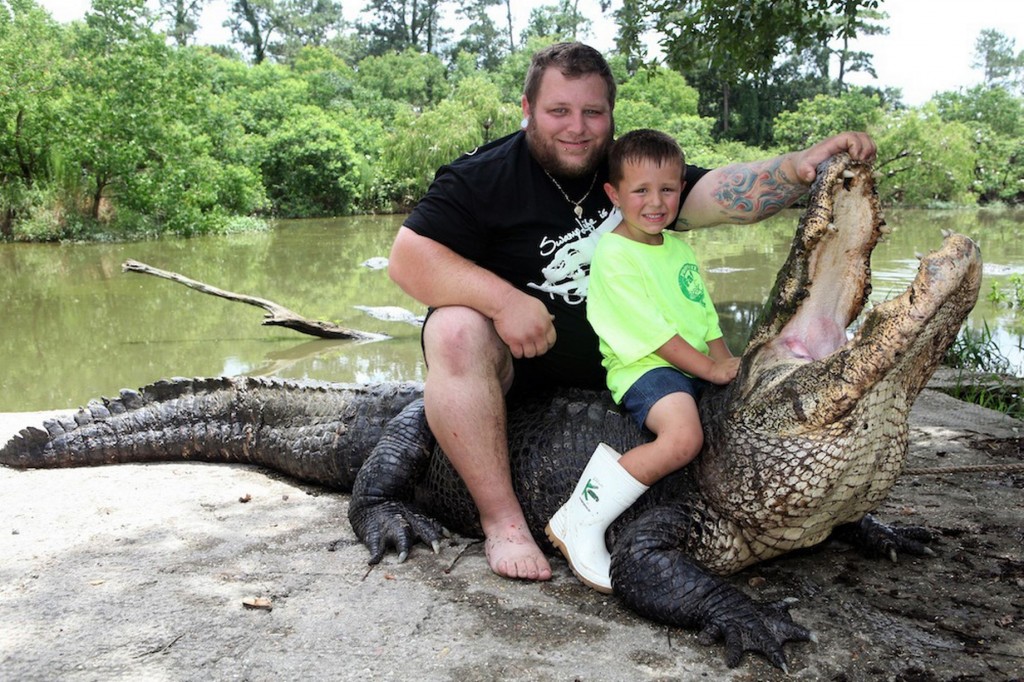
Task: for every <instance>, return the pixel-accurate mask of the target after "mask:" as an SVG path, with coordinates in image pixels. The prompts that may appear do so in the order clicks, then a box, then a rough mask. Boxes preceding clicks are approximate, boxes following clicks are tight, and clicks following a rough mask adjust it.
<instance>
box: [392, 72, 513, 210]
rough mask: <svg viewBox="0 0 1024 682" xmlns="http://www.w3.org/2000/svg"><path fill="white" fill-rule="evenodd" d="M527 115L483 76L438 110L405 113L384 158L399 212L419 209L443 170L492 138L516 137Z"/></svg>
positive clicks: (468, 81)
mask: <svg viewBox="0 0 1024 682" xmlns="http://www.w3.org/2000/svg"><path fill="white" fill-rule="evenodd" d="M521 115H522V114H521V112H520V110H519V108H518V106H517V105H513V104H510V103H508V102H505V101H503V97H502V93H501V90H500V89H499V88H498V86H497V85H495V84H494V83H493V82H491V81H490V80H489V79H487V78H486V77H484V76H480V75H478V76H470V77H468V78H465V79H463V80H462V81H460V82H459V84H458V87H457V89H456V91H455V92H454V94H453V96H452V97H451V98H448V99H445V100H444V101H442V102H440V103H439V104H438V105H437V106H436V107H434V108H432V109H429V110H426V111H423V112H422V113H416V112H414V111H412V110H411V109H404V110H400V111H399V112H398V116H397V118H396V120H395V126H394V129H393V131H392V133H391V134H390V135H389V136H388V139H387V141H386V143H385V144H384V146H383V148H384V151H383V158H382V161H383V163H384V166H385V168H386V173H387V175H388V177H389V178H390V181H391V182H392V183H393V192H394V196H395V199H396V203H397V208H408V207H410V206H411V205H412V204H413V203H415V202H416V201H417V200H418V199H419V197H421V196H422V195H423V193H424V192H426V189H427V186H428V185H429V184H430V181H431V179H432V178H433V177H434V172H435V171H436V170H437V168H438V167H439V166H441V165H443V164H445V163H448V162H450V161H451V160H452V159H454V158H456V157H457V156H459V155H461V154H464V153H466V152H468V151H471V150H472V149H474V148H475V147H477V146H479V145H481V144H482V143H483V142H484V141H485V140H487V139H488V138H490V139H493V138H495V137H500V136H502V135H507V134H509V133H512V132H514V131H515V130H516V129H517V127H518V123H519V120H520V118H521Z"/></svg>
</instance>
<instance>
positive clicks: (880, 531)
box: [833, 514, 935, 563]
mask: <svg viewBox="0 0 1024 682" xmlns="http://www.w3.org/2000/svg"><path fill="white" fill-rule="evenodd" d="M833 535H834V536H835V537H836V538H837V539H839V540H842V541H843V542H847V543H849V544H851V545H853V546H854V547H856V548H857V549H859V550H860V551H861V552H862V553H864V554H865V555H867V556H880V557H887V558H888V559H889V560H890V561H892V562H893V563H897V562H898V559H899V554H900V553H903V554H910V555H913V556H935V552H934V551H933V550H932V549H931V548H930V547H927V546H926V545H925V543H927V542H931V541H932V540H933V539H934V536H933V535H932V532H931V531H929V530H928V529H927V528H922V527H920V526H888V525H886V524H884V523H882V522H881V521H879V520H878V519H876V518H874V517H873V516H871V515H870V514H868V515H866V516H865V517H864V518H862V519H861V520H860V521H858V522H856V523H848V524H845V525H843V526H839V527H838V528H836V529H835V531H834V532H833Z"/></svg>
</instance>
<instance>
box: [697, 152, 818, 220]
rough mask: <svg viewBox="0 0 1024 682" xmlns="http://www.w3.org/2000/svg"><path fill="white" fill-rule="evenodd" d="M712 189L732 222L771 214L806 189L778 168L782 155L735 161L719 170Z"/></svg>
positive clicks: (716, 199)
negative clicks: (716, 187) (735, 162)
mask: <svg viewBox="0 0 1024 682" xmlns="http://www.w3.org/2000/svg"><path fill="white" fill-rule="evenodd" d="M722 171H723V173H722V179H721V181H720V184H719V187H718V189H716V190H715V192H714V198H715V201H716V202H718V205H719V206H720V207H721V211H722V215H724V216H725V217H726V220H728V221H729V222H733V223H750V222H755V221H757V220H761V219H762V218H767V217H769V216H773V215H775V214H776V213H778V212H779V211H781V210H782V209H784V208H786V207H787V206H789V205H790V204H792V203H793V202H794V201H796V200H797V199H799V198H800V197H801V196H803V195H804V193H806V192H807V186H806V185H804V184H803V183H801V182H800V181H799V180H798V179H797V178H791V177H789V175H788V174H786V172H785V171H783V170H782V157H778V158H775V159H770V160H768V161H758V162H754V163H738V164H734V165H732V166H726V167H725V168H723V169H722Z"/></svg>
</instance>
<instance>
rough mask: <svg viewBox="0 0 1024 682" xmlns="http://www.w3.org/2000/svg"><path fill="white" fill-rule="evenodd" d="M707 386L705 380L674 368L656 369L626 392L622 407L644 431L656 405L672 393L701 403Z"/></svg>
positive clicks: (642, 377) (638, 380)
mask: <svg viewBox="0 0 1024 682" xmlns="http://www.w3.org/2000/svg"><path fill="white" fill-rule="evenodd" d="M707 385H708V384H707V382H706V381H704V380H703V379H695V378H694V377H690V376H687V375H685V374H683V373H682V372H680V371H679V370H678V369H676V368H674V367H655V368H654V369H652V370H650V371H649V372H647V373H646V374H644V375H643V376H641V377H640V378H639V379H637V380H636V382H635V383H634V384H633V385H632V386H630V387H629V389H627V390H626V392H625V394H623V396H622V407H623V409H625V410H626V412H627V413H628V414H629V416H630V417H632V419H633V421H635V422H636V423H637V425H638V426H639V427H640V428H641V429H643V428H644V422H646V421H647V413H648V412H650V411H651V408H652V407H653V406H654V403H656V402H658V401H659V400H661V399H662V398H664V397H665V396H667V395H668V394H670V393H688V394H690V395H692V396H693V399H694V400H697V401H699V400H700V394H701V393H703V392H704V388H705V387H706V386H707Z"/></svg>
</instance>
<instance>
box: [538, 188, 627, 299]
mask: <svg viewBox="0 0 1024 682" xmlns="http://www.w3.org/2000/svg"><path fill="white" fill-rule="evenodd" d="M598 215H599V216H600V217H601V218H603V219H604V220H603V221H602V222H601V224H600V225H597V224H596V223H595V221H594V220H593V219H587V220H580V219H577V220H576V224H577V225H578V227H577V228H576V229H575V230H572V231H571V232H567V233H565V234H563V235H560V236H559V238H558V239H551V238H550V237H545V238H544V239H542V240H541V242H540V255H541V256H551V260H550V262H549V263H548V264H547V265H546V266H545V267H544V268H542V269H541V273H542V274H543V275H544V281H543V282H541V283H540V284H534V283H533V282H530V283H528V284H527V285H526V286H528V287H530V288H531V289H538V290H540V291H544V292H547V293H548V294H550V295H551V296H552V297H555V296H561V297H562V300H564V301H565V302H566V303H568V304H569V305H579V304H580V303H583V302H584V301H586V300H587V284H588V282H589V278H590V261H591V259H593V257H594V249H596V248H597V240H598V239H600V238H601V235H603V234H604V233H605V232H610V231H612V230H613V229H615V226H616V225H618V224H619V222H620V221H621V220H622V214H621V213H619V209H618V208H615V209H612V211H611V213H608V212H606V211H605V210H604V209H602V210H601V212H600V213H599V214H598Z"/></svg>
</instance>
